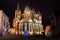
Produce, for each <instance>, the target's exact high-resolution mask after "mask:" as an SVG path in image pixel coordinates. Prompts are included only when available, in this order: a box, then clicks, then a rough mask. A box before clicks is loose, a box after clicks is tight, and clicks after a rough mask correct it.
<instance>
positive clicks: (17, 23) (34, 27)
mask: <svg viewBox="0 0 60 40" xmlns="http://www.w3.org/2000/svg"><path fill="white" fill-rule="evenodd" d="M13 27H14V28H15V32H16V34H24V31H25V30H27V32H28V34H29V35H33V34H41V33H42V32H43V31H44V30H43V25H42V15H41V14H40V12H37V13H36V12H35V10H34V9H30V8H29V7H28V6H26V7H25V9H24V12H23V13H22V12H21V10H19V4H18V5H17V10H16V11H15V17H14V19H13Z"/></svg>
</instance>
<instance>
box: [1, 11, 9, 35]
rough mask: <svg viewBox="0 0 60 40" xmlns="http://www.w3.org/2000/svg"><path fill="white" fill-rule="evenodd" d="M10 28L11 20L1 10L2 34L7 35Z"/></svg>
mask: <svg viewBox="0 0 60 40" xmlns="http://www.w3.org/2000/svg"><path fill="white" fill-rule="evenodd" d="M9 28H10V23H9V18H8V17H7V16H6V15H5V14H4V12H3V11H2V10H0V34H2V35H6V34H7V33H8V29H9Z"/></svg>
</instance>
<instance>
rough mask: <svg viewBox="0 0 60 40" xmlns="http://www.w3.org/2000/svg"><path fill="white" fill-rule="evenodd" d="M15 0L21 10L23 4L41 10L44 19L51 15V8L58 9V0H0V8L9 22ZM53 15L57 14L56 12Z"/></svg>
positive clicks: (12, 14) (15, 4) (11, 18)
mask: <svg viewBox="0 0 60 40" xmlns="http://www.w3.org/2000/svg"><path fill="white" fill-rule="evenodd" d="M17 2H19V4H20V9H21V10H23V9H24V6H26V5H29V6H30V8H35V10H39V11H41V13H42V15H43V18H44V19H45V20H47V19H49V17H50V16H51V10H53V11H58V4H59V2H58V0H54V1H53V0H0V9H2V10H3V11H4V12H5V14H6V15H7V16H8V17H9V19H10V22H11V23H12V20H13V17H14V12H15V10H16V6H17ZM54 15H55V16H57V15H58V14H54ZM46 18H47V19H46Z"/></svg>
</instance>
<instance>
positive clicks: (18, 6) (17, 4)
mask: <svg viewBox="0 0 60 40" xmlns="http://www.w3.org/2000/svg"><path fill="white" fill-rule="evenodd" d="M17 10H19V2H18V3H17Z"/></svg>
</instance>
